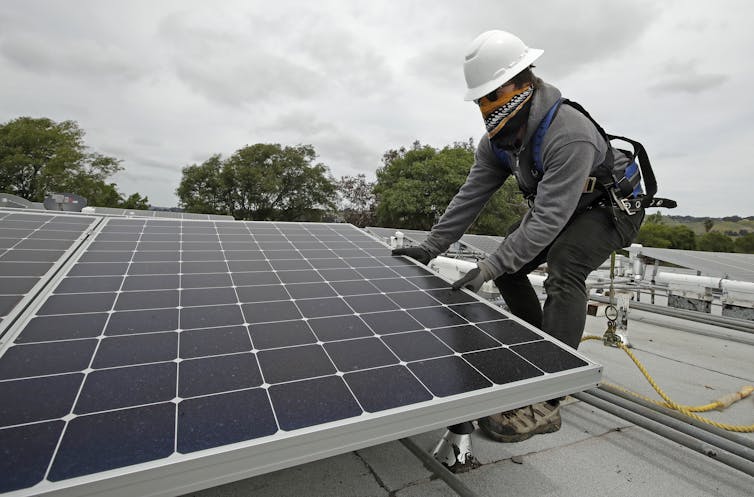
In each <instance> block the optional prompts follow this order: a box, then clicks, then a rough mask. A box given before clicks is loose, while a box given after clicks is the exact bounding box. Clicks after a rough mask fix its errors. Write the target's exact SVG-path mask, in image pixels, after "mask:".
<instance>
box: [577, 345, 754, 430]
mask: <svg viewBox="0 0 754 497" xmlns="http://www.w3.org/2000/svg"><path fill="white" fill-rule="evenodd" d="M587 340H602V337H601V336H597V335H587V336H585V337H583V338H582V339H581V341H582V342H584V341H587ZM614 345H616V346H617V347H618V348H620V349H621V350H622V351H623V352H625V353H626V354H628V357H630V358H631V360H632V361H633V362H634V364H636V367H637V368H639V371H641V373H642V374H643V375H644V378H646V379H647V381H648V382H649V384H650V385H652V388H654V389H655V392H657V393H658V394H659V396H660V397H662V399H663V400H664V401H665V402H664V403H663V402H659V401H656V400H653V399H650V398H648V397H645V396H643V395H641V394H638V393H636V392H632V391H631V390H628V389H626V388H623V387H619V386H617V385H612V384H611V385H610V386H612V387H613V388H617V389H618V390H621V391H622V392H626V393H628V394H630V395H633V396H635V397H638V398H641V399H644V400H648V401H650V402H652V403H654V404H657V405H661V406H663V407H668V408H670V409H673V410H675V411H678V412H680V413H681V414H683V415H685V416H688V417H690V418H692V419H696V420H697V421H700V422H702V423H706V424H708V425H712V426H715V427H717V428H720V429H723V430H728V431H735V432H739V433H754V424H752V425H748V426H747V425H730V424H725V423H718V422H717V421H712V420H711V419H707V418H703V417H701V416H698V415H696V414H694V412H707V411H711V410H713V409H724V408H726V407H728V406H729V405H731V404H733V403H734V402H737V401H739V400H741V399H745V398H746V397H748V396H749V395H751V394H752V392H754V386H745V387H742V388H741V389H740V390H739V391H738V392H734V393H732V394H729V395H726V396H725V397H723V398H721V399H718V400H716V401H714V402H711V403H709V404H705V405H702V406H685V405H681V404H676V403H675V402H673V400H672V399H671V398H670V397H668V395H667V394H666V393H665V392H663V391H662V389H661V388H660V387H659V385H657V383H656V382H655V380H654V379H653V378H652V376H651V375H650V374H649V372H648V371H647V369H646V368H645V367H644V365H643V364H642V363H641V362H640V361H639V359H637V358H636V356H635V355H634V354H633V352H631V351H630V350H629V349H628V347H626V346H625V345H624V344H623V343H617V344H614Z"/></svg>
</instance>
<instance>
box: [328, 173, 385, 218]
mask: <svg viewBox="0 0 754 497" xmlns="http://www.w3.org/2000/svg"><path fill="white" fill-rule="evenodd" d="M337 189H338V212H339V214H340V215H341V216H342V218H343V220H344V221H345V222H347V223H351V224H353V225H355V226H359V227H362V228H363V227H364V226H369V225H371V224H374V210H375V208H376V204H375V196H374V183H373V182H371V181H367V178H366V175H364V174H359V175H356V176H341V177H340V180H339V181H338V182H337Z"/></svg>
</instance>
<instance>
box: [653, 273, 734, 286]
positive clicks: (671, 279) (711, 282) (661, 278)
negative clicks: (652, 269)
mask: <svg viewBox="0 0 754 497" xmlns="http://www.w3.org/2000/svg"><path fill="white" fill-rule="evenodd" d="M721 280H722V278H714V277H712V276H696V275H692V274H678V273H665V272H660V273H657V277H656V278H655V281H656V282H658V283H667V284H668V285H671V286H672V285H678V286H679V287H686V288H701V289H706V288H717V289H719V288H720V282H721Z"/></svg>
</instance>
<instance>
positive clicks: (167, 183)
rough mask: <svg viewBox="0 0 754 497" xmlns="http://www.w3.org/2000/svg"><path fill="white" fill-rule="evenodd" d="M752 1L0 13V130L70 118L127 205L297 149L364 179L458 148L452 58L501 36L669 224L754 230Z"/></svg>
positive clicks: (477, 129) (6, 5)
mask: <svg viewBox="0 0 754 497" xmlns="http://www.w3.org/2000/svg"><path fill="white" fill-rule="evenodd" d="M752 18H754V2H750V1H746V0H741V1H728V0H718V1H716V2H712V3H710V2H703V1H699V0H689V1H684V0H678V1H638V0H636V1H634V0H600V1H597V0H594V1H582V0H579V1H564V0H563V1H558V0H537V1H530V2H511V1H505V0H488V1H474V0H465V1H463V2H459V1H450V0H448V1H437V0H435V1H417V2H414V1H408V0H403V1H400V2H397V1H395V2H375V1H358V2H357V1H346V0H341V1H338V0H332V1H326V0H317V1H302V2H293V1H286V0H277V1H274V2H273V1H251V0H245V1H222V2H218V1H212V2H210V1H188V0H176V1H134V0H129V1H123V0H120V1H117V2H116V1H109V0H107V1H106V0H96V1H83V0H74V1H69V2H60V1H52V0H49V1H34V0H2V2H0V122H3V123H4V122H7V121H9V120H11V119H14V118H16V117H19V116H33V117H49V118H51V119H54V120H56V121H61V120H67V119H71V120H75V121H77V122H78V123H79V125H80V126H81V127H82V128H83V129H84V130H85V131H86V138H85V140H86V144H87V145H88V146H89V147H91V148H92V149H93V150H96V151H98V152H100V153H104V154H107V155H112V156H115V157H117V158H120V159H122V160H123V163H122V165H123V166H124V167H125V171H124V172H122V173H120V174H118V175H117V176H116V177H115V178H114V179H115V181H116V182H117V183H118V186H119V188H120V190H121V191H122V192H123V193H125V194H130V193H133V192H139V193H141V194H143V195H147V196H148V197H149V200H150V202H151V203H152V204H153V205H160V206H174V205H176V204H177V198H176V197H175V189H176V187H177V186H178V183H179V181H180V177H181V168H182V167H184V166H187V165H191V164H195V163H201V162H203V161H204V160H206V159H207V158H209V157H210V156H211V155H212V154H216V153H220V154H223V156H228V155H230V154H232V153H233V152H234V151H236V150H238V149H239V148H241V147H243V146H244V145H247V144H249V145H250V144H254V143H281V144H283V145H295V144H299V143H310V144H312V145H314V147H315V149H316V150H317V152H318V154H319V160H320V161H321V162H323V163H324V164H326V165H327V166H328V167H329V168H330V170H331V172H332V174H333V176H334V177H336V178H337V177H340V176H343V175H356V174H359V173H364V174H366V175H367V177H368V178H372V179H373V178H374V174H375V171H376V169H377V168H378V167H380V165H381V162H380V159H381V157H382V154H383V153H384V152H385V151H386V150H388V149H391V148H398V147H400V146H408V145H410V144H411V143H412V142H413V141H414V140H417V139H418V140H420V141H421V142H422V143H426V144H429V145H432V146H435V147H442V146H444V145H446V144H450V143H452V142H454V141H463V140H467V139H468V138H470V137H473V138H474V140H475V141H477V140H478V139H479V137H480V136H481V134H482V133H483V123H482V119H481V115H480V114H479V111H478V109H477V108H476V106H474V105H473V104H471V103H468V102H464V101H463V93H464V91H465V82H464V78H463V68H462V62H463V56H464V52H465V49H466V47H467V46H468V44H469V43H470V42H471V40H473V39H474V38H475V37H476V35H477V34H479V33H480V32H482V31H485V30H487V29H505V30H508V31H511V32H513V33H515V34H517V35H518V36H519V37H521V38H522V39H523V40H524V41H525V42H526V43H527V44H528V45H530V46H532V47H536V48H542V49H544V51H545V53H544V55H543V56H542V57H541V58H540V59H539V61H538V62H537V69H536V73H537V74H538V75H539V76H541V77H543V78H544V79H545V80H547V81H548V82H550V83H552V84H555V85H556V86H558V87H559V88H560V89H561V90H562V91H563V93H564V95H565V96H567V97H569V98H571V99H574V100H577V101H578V102H580V103H581V104H582V105H584V106H585V107H587V108H588V109H589V110H590V112H591V113H592V115H593V116H594V117H595V118H596V119H597V120H598V121H599V122H600V123H601V124H602V125H603V126H604V127H605V128H606V129H607V130H608V132H613V133H616V134H624V135H626V136H630V137H634V138H636V139H638V140H640V141H642V142H643V143H644V144H645V146H646V147H647V150H648V151H649V153H650V157H651V158H652V163H653V166H654V169H655V173H656V175H657V179H658V182H659V185H660V191H659V195H660V196H665V197H670V198H674V199H676V200H677V201H678V203H679V207H678V208H677V209H675V210H674V211H667V210H664V211H663V212H664V213H667V214H685V215H695V216H713V217H720V216H726V215H734V214H738V215H741V216H751V215H754V194H752V190H753V188H752V187H753V186H754V185H753V183H754V181H752V173H751V168H752V167H753V166H754V164H752V157H754V97H752V91H753V90H752V89H753V88H754V62H752V47H754V29H752V27H751V19H752Z"/></svg>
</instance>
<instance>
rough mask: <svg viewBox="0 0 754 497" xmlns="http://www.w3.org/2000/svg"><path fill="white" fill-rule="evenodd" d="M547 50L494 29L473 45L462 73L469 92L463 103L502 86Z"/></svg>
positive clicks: (479, 37) (482, 35) (476, 40)
mask: <svg viewBox="0 0 754 497" xmlns="http://www.w3.org/2000/svg"><path fill="white" fill-rule="evenodd" d="M543 53H544V50H540V49H538V48H529V47H527V46H526V45H525V44H524V42H523V41H521V39H520V38H519V37H518V36H515V35H512V34H510V33H508V32H507V31H500V30H498V29H494V30H492V31H485V32H484V33H482V34H480V35H479V36H477V37H476V39H475V40H474V41H473V42H471V45H470V46H469V48H468V50H467V51H466V61H465V62H464V63H463V73H464V76H466V86H467V87H468V90H467V91H466V95H465V96H464V100H476V99H478V98H482V97H483V96H485V95H487V94H488V93H490V92H491V91H492V90H494V89H496V88H498V87H500V86H502V84H503V83H505V82H506V81H509V80H510V79H512V78H513V77H514V76H515V75H516V74H518V73H520V72H521V71H523V70H524V69H526V68H527V67H529V66H530V65H532V63H533V62H534V61H535V60H537V59H538V58H539V56H540V55H542V54H543Z"/></svg>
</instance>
